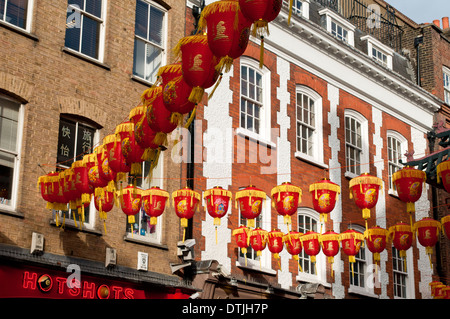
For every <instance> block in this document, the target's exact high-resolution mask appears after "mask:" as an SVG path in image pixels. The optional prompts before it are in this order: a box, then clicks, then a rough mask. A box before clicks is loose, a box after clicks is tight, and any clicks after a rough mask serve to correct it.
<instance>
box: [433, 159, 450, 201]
mask: <svg viewBox="0 0 450 319" xmlns="http://www.w3.org/2000/svg"><path fill="white" fill-rule="evenodd" d="M436 179H437V182H438V183H440V182H441V181H442V185H443V186H444V189H445V190H446V191H447V192H448V193H450V159H448V160H446V161H444V162H441V163H439V164H438V166H436Z"/></svg>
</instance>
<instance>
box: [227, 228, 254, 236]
mask: <svg viewBox="0 0 450 319" xmlns="http://www.w3.org/2000/svg"><path fill="white" fill-rule="evenodd" d="M249 230H250V228H248V227H245V228H244V227H239V228H236V229H234V230H233V232H232V233H231V235H232V236H235V235H239V234H243V233H244V232H245V233H246V234H247V235H248V232H249Z"/></svg>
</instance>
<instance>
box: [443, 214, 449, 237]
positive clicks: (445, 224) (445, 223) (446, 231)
mask: <svg viewBox="0 0 450 319" xmlns="http://www.w3.org/2000/svg"><path fill="white" fill-rule="evenodd" d="M441 226H442V232H443V233H444V234H445V236H447V238H448V239H450V215H447V216H444V217H442V219H441Z"/></svg>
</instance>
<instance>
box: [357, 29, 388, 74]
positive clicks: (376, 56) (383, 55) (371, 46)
mask: <svg viewBox="0 0 450 319" xmlns="http://www.w3.org/2000/svg"><path fill="white" fill-rule="evenodd" d="M361 40H362V41H367V54H368V55H369V57H371V58H372V59H373V60H374V61H376V62H377V63H379V64H381V65H382V66H384V67H386V68H388V69H390V70H392V59H393V56H394V50H393V49H392V48H390V47H388V46H387V45H385V44H383V43H381V42H380V41H379V40H377V39H375V38H374V37H372V36H370V35H366V36H363V37H361Z"/></svg>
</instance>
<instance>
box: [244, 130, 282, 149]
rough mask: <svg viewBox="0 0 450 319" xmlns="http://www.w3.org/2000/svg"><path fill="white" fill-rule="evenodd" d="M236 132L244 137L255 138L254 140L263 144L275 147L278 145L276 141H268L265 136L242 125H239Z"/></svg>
mask: <svg viewBox="0 0 450 319" xmlns="http://www.w3.org/2000/svg"><path fill="white" fill-rule="evenodd" d="M236 134H237V135H240V136H242V137H248V138H249V139H251V140H253V141H254V142H257V143H259V144H263V145H265V146H267V147H270V148H273V149H275V148H276V147H277V145H276V144H275V143H274V142H272V141H268V140H266V139H265V138H263V137H262V136H261V135H259V134H257V133H255V132H252V131H249V130H247V129H245V128H242V127H238V128H237V129H236Z"/></svg>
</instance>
